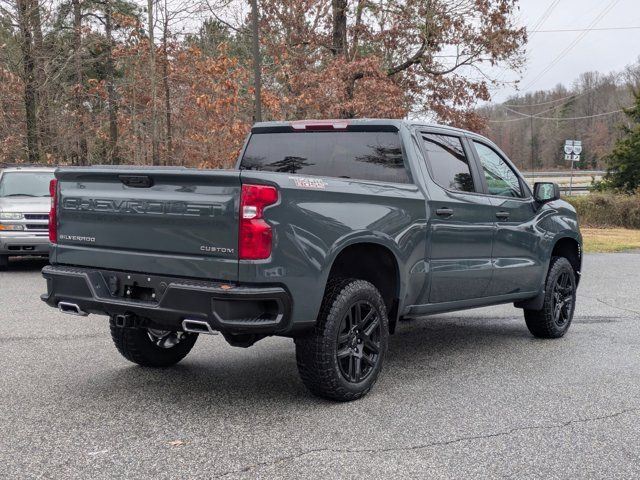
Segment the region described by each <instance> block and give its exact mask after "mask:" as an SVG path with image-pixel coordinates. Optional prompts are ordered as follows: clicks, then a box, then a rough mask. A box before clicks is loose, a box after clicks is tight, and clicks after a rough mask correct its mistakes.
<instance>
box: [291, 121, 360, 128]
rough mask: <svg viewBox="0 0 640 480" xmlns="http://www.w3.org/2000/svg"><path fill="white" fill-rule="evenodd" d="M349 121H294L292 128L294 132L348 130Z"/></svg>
mask: <svg viewBox="0 0 640 480" xmlns="http://www.w3.org/2000/svg"><path fill="white" fill-rule="evenodd" d="M348 127H349V121H348V120H294V121H293V122H291V128H293V129H294V130H346V129H347V128H348Z"/></svg>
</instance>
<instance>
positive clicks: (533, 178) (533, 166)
mask: <svg viewBox="0 0 640 480" xmlns="http://www.w3.org/2000/svg"><path fill="white" fill-rule="evenodd" d="M529 122H530V123H529V124H530V125H531V175H532V178H531V183H534V184H535V183H536V166H535V156H534V154H533V112H532V113H531V114H530V115H529Z"/></svg>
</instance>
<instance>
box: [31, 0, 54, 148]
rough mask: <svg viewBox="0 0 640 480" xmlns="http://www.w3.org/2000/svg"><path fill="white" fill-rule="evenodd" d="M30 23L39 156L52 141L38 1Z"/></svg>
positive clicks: (36, 0)
mask: <svg viewBox="0 0 640 480" xmlns="http://www.w3.org/2000/svg"><path fill="white" fill-rule="evenodd" d="M30 8H31V12H30V15H29V17H30V21H31V27H32V30H33V47H34V48H33V59H34V67H35V84H36V115H37V121H38V127H39V130H38V137H39V138H38V156H39V157H40V158H42V154H43V153H44V152H45V151H47V150H49V149H50V144H51V140H52V139H53V135H52V134H51V117H50V114H49V95H48V91H47V85H46V79H47V72H46V61H45V58H46V55H45V51H44V41H43V38H42V17H41V15H40V3H39V1H38V0H31V4H30Z"/></svg>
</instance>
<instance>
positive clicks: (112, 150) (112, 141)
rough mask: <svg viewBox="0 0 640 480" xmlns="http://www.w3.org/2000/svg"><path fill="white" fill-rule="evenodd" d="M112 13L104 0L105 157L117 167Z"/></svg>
mask: <svg viewBox="0 0 640 480" xmlns="http://www.w3.org/2000/svg"><path fill="white" fill-rule="evenodd" d="M112 13H113V12H112V8H111V0H106V2H105V10H104V17H105V22H104V30H105V34H106V37H107V62H106V63H107V102H108V104H107V111H108V114H109V151H108V152H107V155H108V161H109V163H111V164H113V165H119V164H120V155H119V153H118V104H117V100H116V91H115V85H114V66H113V24H112V19H111V15H112Z"/></svg>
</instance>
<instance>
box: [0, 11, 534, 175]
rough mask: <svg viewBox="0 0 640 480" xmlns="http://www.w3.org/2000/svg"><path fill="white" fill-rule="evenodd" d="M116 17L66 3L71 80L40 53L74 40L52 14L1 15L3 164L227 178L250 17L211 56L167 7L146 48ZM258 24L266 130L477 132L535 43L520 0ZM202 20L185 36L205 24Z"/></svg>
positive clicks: (246, 110)
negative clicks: (493, 89)
mask: <svg viewBox="0 0 640 480" xmlns="http://www.w3.org/2000/svg"><path fill="white" fill-rule="evenodd" d="M110 2H111V0H104V1H103V2H101V3H100V4H99V11H98V12H97V13H96V12H94V10H92V9H95V8H98V7H95V5H96V4H93V3H90V2H88V1H87V0H85V1H83V2H79V1H77V0H76V1H74V2H72V4H73V5H72V6H73V7H75V8H76V9H77V10H76V13H79V14H80V16H79V17H76V16H74V17H70V19H69V25H70V28H71V29H72V30H73V31H74V32H76V33H77V35H76V37H75V40H76V41H74V42H73V43H72V44H71V47H72V48H73V51H72V52H71V56H74V55H76V57H75V58H76V59H77V60H79V61H81V62H82V64H79V63H76V66H77V67H78V68H71V67H70V64H69V65H67V64H64V63H63V62H60V60H59V59H58V60H56V59H54V58H53V57H52V55H53V53H51V51H52V49H49V50H48V49H47V48H45V47H46V46H45V47H42V45H38V37H40V39H41V40H40V42H42V38H43V30H44V38H45V40H44V43H45V44H46V42H47V41H50V42H54V43H55V42H56V41H58V40H57V39H56V38H53V37H54V36H55V35H59V36H60V37H61V38H63V37H64V36H66V35H68V32H65V31H64V30H61V31H60V32H56V31H55V30H54V26H53V20H51V25H49V26H47V25H46V18H49V17H48V16H46V15H45V16H44V17H45V20H42V21H41V23H40V25H38V22H34V21H33V19H34V15H35V14H36V13H37V14H38V15H40V16H42V15H41V14H42V13H43V12H40V11H39V9H40V8H46V2H44V3H43V2H36V1H35V0H20V1H19V2H15V3H13V4H12V2H8V3H9V4H11V5H10V6H13V9H11V8H7V9H5V10H3V12H10V13H11V12H13V13H12V15H13V18H8V20H10V21H11V22H9V23H13V25H15V26H16V27H15V28H14V29H13V30H11V32H10V33H11V35H9V36H7V35H6V32H5V34H4V35H3V40H2V41H0V106H1V107H2V111H1V112H0V162H2V161H18V160H25V159H27V158H31V159H32V160H36V161H39V162H48V163H67V164H68V163H73V164H95V163H123V164H124V163H127V164H161V165H162V164H169V165H188V166H202V167H204V166H207V167H229V166H231V165H232V164H233V161H234V160H235V157H236V155H237V153H238V151H239V149H240V147H241V145H242V141H243V139H244V137H245V136H246V134H247V132H248V131H249V129H250V125H251V123H252V115H253V111H252V108H253V105H252V100H253V99H252V95H253V87H252V77H251V67H252V63H251V62H252V59H251V56H250V55H248V54H247V53H246V52H248V51H249V49H248V48H247V49H243V48H242V46H243V42H245V43H246V42H250V30H249V22H250V18H248V15H247V14H245V15H244V16H242V17H240V18H241V21H240V22H238V24H237V25H230V26H229V28H227V27H226V26H224V24H221V25H220V27H221V28H220V31H221V32H223V35H222V38H220V35H218V37H216V38H217V39H218V40H217V41H216V42H214V43H215V44H214V45H213V46H212V45H211V42H210V41H209V43H207V44H206V45H204V44H203V41H202V39H201V38H199V37H198V35H192V36H190V37H186V36H184V35H182V36H180V35H177V32H175V31H172V30H171V28H172V25H171V23H170V22H168V21H167V22H163V21H162V20H163V18H165V16H167V15H168V13H170V12H168V11H167V3H166V2H165V3H164V7H165V10H163V4H162V3H161V2H160V3H158V2H156V3H154V2H152V1H150V2H148V4H146V5H147V6H149V7H151V8H152V9H153V8H156V9H157V11H158V12H160V13H161V15H158V16H157V19H158V21H159V24H160V28H159V29H157V30H156V32H155V36H154V38H152V40H153V41H150V39H149V36H148V31H149V30H148V29H147V28H146V23H145V22H146V21H147V18H148V17H147V14H146V13H144V14H142V13H140V12H141V11H142V10H138V13H137V14H136V10H135V9H131V12H130V13H122V12H117V11H116V10H117V8H115V7H116V5H115V2H114V4H113V5H112V4H111V3H110ZM25 3H26V4H27V6H28V8H21V7H24V4H25ZM184 5H185V3H184V2H181V6H182V8H184ZM194 5H195V4H194ZM112 7H113V8H112ZM240 7H241V5H239V4H238V6H237V8H238V9H241V8H240ZM225 8H227V9H228V8H234V1H231V2H230V3H229V2H226V3H225ZM34 9H36V10H38V11H37V12H35V11H34ZM259 9H260V27H261V37H260V45H261V52H262V56H263V68H262V72H263V75H262V76H263V109H264V113H263V117H264V118H265V119H273V120H293V119H301V118H331V117H340V118H355V117H391V118H402V117H406V116H407V115H413V116H418V117H422V118H428V119H431V120H436V121H440V122H443V123H448V124H452V125H456V126H459V127H465V128H470V129H475V130H478V129H481V128H482V127H483V126H484V123H483V119H482V118H481V117H479V116H478V115H477V113H476V111H475V106H476V102H477V101H478V100H488V99H489V97H490V94H489V87H490V86H491V84H492V82H494V81H496V79H495V78H492V77H491V75H492V74H493V73H492V72H494V70H492V69H491V68H490V67H491V66H495V65H500V66H501V67H502V68H507V69H518V68H519V67H520V66H521V64H522V60H523V58H522V54H523V46H524V44H525V42H526V33H525V31H524V29H521V28H518V27H516V26H515V18H514V16H515V13H516V11H517V1H516V0H456V1H453V2H452V1H447V0H404V1H392V0H380V1H371V0H350V1H347V0H280V1H276V0H262V1H260V2H259ZM50 12H52V13H51V18H53V17H55V15H61V14H57V13H56V11H55V10H54V9H53V8H52V9H50ZM92 12H93V13H94V15H91V13H92ZM193 12H194V13H193V14H192V16H191V18H190V20H189V22H190V24H193V23H194V22H196V23H202V22H204V21H205V19H206V18H207V14H206V10H204V9H198V8H194V10H193ZM2 15H4V16H7V15H9V14H7V13H3V14H2ZM21 15H22V16H23V17H24V16H25V15H26V16H27V18H26V19H25V18H22V22H21V21H20V20H21V19H20V17H21ZM94 17H95V18H100V21H95V18H94ZM106 17H108V18H109V19H110V25H111V29H112V30H111V31H109V32H105V18H106ZM167 18H168V17H167ZM236 18H237V17H236ZM74 19H75V21H73V20H74ZM18 25H22V26H23V27H25V25H26V29H25V28H18ZM38 29H40V31H38ZM201 32H202V30H201ZM47 39H48V40H47ZM3 42H4V43H3ZM105 45H106V46H107V47H109V48H106V47H105ZM205 47H206V48H205ZM40 48H42V50H39V49H40ZM96 51H97V53H96ZM152 51H153V53H154V54H153V55H150V52H152ZM105 52H106V53H105ZM243 52H244V53H243ZM54 53H55V52H54ZM151 57H153V62H150V58H151ZM96 59H98V60H96ZM28 62H32V64H33V65H31V67H32V68H31V70H30V69H29V65H28ZM54 63H55V65H54V66H52V65H53V64H54ZM150 65H152V68H150ZM54 67H55V68H54ZM28 95H32V96H34V98H35V101H33V102H32V103H31V104H28V103H27V101H26V100H28V98H27V97H28ZM34 104H35V107H34ZM29 109H31V111H29ZM34 122H35V125H34ZM83 142H84V145H83ZM154 152H155V154H154ZM154 155H155V158H154Z"/></svg>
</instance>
